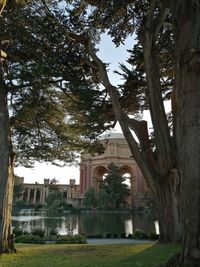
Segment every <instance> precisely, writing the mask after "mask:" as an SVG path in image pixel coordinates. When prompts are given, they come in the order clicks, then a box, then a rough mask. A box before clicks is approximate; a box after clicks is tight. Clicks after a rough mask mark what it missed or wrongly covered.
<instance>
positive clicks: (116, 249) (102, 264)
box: [0, 243, 180, 267]
mask: <svg viewBox="0 0 200 267" xmlns="http://www.w3.org/2000/svg"><path fill="white" fill-rule="evenodd" d="M17 249H18V253H17V254H6V255H5V254H3V255H0V267H154V266H157V265H158V264H159V263H162V262H164V261H166V260H167V259H168V258H169V257H170V256H171V255H173V254H174V253H176V252H177V251H179V249H180V246H179V245H177V244H152V243H151V244H137V245H135V244H123V245H118V244H117V245H115V244H113V245H58V244H57V245H55V244H51V245H28V244H27V245H25V244H18V245H17Z"/></svg>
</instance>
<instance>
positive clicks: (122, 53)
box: [15, 34, 134, 184]
mask: <svg viewBox="0 0 200 267" xmlns="http://www.w3.org/2000/svg"><path fill="white" fill-rule="evenodd" d="M133 44H134V37H133V36H132V37H130V38H127V40H126V42H125V44H124V45H121V46H119V47H115V45H114V44H113V43H112V41H111V39H110V38H109V37H108V36H107V35H106V34H104V35H102V39H101V42H100V44H99V52H98V56H99V57H100V58H101V59H102V60H103V61H104V63H110V65H109V78H110V81H111V82H112V83H113V84H114V85H117V84H119V83H122V81H121V80H120V77H119V76H118V75H117V74H114V73H113V71H114V70H117V69H118V67H119V63H125V61H126V59H127V58H128V52H127V49H131V48H132V47H133ZM116 130H117V131H120V128H119V126H118V127H117V128H116ZM15 173H16V174H17V175H19V176H23V177H24V178H25V182H26V183H35V182H39V183H43V180H44V178H50V179H52V178H56V179H57V180H59V182H60V183H62V184H66V183H69V179H76V182H77V183H78V182H79V168H78V167H75V166H71V167H62V168H59V167H56V166H53V165H52V164H50V163H48V164H46V163H36V164H35V167H34V168H33V169H30V168H24V167H18V168H15Z"/></svg>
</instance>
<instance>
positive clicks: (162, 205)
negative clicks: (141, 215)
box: [154, 174, 182, 242]
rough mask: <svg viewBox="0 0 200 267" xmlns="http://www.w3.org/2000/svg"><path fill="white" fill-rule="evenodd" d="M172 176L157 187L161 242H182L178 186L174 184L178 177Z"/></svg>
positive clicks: (156, 205) (156, 204)
mask: <svg viewBox="0 0 200 267" xmlns="http://www.w3.org/2000/svg"><path fill="white" fill-rule="evenodd" d="M173 175H174V176H176V174H173ZM174 176H172V174H171V175H170V177H169V179H166V180H165V181H164V182H163V183H162V184H158V185H157V186H156V194H155V196H154V205H155V207H156V211H157V216H158V222H159V231H160V238H159V240H160V241H163V242H180V241H181V240H182V227H181V221H180V213H179V208H178V204H177V192H176V191H177V185H174V184H172V183H173V181H174V180H175V179H177V177H174Z"/></svg>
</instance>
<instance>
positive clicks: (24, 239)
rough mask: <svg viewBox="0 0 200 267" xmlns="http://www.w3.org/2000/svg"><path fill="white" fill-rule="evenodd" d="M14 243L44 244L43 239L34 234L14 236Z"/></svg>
mask: <svg viewBox="0 0 200 267" xmlns="http://www.w3.org/2000/svg"><path fill="white" fill-rule="evenodd" d="M15 242H16V243H27V244H44V243H45V242H44V239H43V238H41V237H40V236H36V235H22V236H18V237H17V238H15Z"/></svg>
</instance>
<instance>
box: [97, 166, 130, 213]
mask: <svg viewBox="0 0 200 267" xmlns="http://www.w3.org/2000/svg"><path fill="white" fill-rule="evenodd" d="M125 180H126V179H125V178H124V177H123V176H121V175H120V174H119V168H118V167H117V166H116V165H115V164H114V163H110V164H109V165H108V174H107V175H106V177H105V179H104V180H103V181H102V182H101V185H100V192H99V201H100V202H103V203H104V206H105V200H107V206H106V208H108V207H110V208H120V207H123V206H124V205H125V204H126V200H127V197H128V196H129V195H130V189H129V188H128V185H127V184H125V183H124V182H125ZM108 199H109V201H108Z"/></svg>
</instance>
